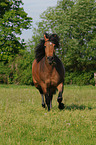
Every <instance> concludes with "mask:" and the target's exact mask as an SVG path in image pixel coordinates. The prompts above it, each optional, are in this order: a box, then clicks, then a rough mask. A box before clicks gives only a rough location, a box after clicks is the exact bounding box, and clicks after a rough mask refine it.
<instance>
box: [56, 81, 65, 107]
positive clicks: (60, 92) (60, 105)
mask: <svg viewBox="0 0 96 145" xmlns="http://www.w3.org/2000/svg"><path fill="white" fill-rule="evenodd" d="M57 89H58V91H59V94H58V98H57V101H58V103H59V109H64V104H63V103H62V100H63V98H62V93H63V83H61V84H59V85H58V87H57Z"/></svg>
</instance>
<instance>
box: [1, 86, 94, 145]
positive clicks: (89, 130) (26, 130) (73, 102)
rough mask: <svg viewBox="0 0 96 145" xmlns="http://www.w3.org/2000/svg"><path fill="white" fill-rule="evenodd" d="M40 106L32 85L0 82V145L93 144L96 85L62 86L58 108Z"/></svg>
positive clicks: (55, 100) (39, 99)
mask: <svg viewBox="0 0 96 145" xmlns="http://www.w3.org/2000/svg"><path fill="white" fill-rule="evenodd" d="M57 95H58V93H57V94H56V95H54V98H53V102H52V109H51V111H50V112H48V111H47V108H46V109H44V108H42V107H41V96H40V94H39V92H38V90H37V89H36V88H35V87H31V86H16V85H0V145H59V144H60V145H95V144H96V87H95V86H74V85H72V86H71V85H70V86H65V87H64V93H63V103H64V104H65V108H64V109H63V110H59V109H58V103H57Z"/></svg>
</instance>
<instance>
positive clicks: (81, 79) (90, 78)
mask: <svg viewBox="0 0 96 145" xmlns="http://www.w3.org/2000/svg"><path fill="white" fill-rule="evenodd" d="M65 84H77V85H80V86H81V85H89V84H92V85H95V80H94V72H93V71H90V72H74V73H70V72H66V74H65Z"/></svg>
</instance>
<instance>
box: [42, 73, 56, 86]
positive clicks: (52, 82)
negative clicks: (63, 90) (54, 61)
mask: <svg viewBox="0 0 96 145" xmlns="http://www.w3.org/2000/svg"><path fill="white" fill-rule="evenodd" d="M45 84H46V86H48V87H50V86H57V84H58V79H57V75H55V74H54V73H52V74H49V75H48V76H47V77H46V79H45Z"/></svg>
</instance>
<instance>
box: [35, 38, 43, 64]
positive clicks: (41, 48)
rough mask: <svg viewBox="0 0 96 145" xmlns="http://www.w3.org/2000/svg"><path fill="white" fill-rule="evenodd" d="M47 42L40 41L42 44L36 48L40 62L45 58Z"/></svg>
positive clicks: (36, 56)
mask: <svg viewBox="0 0 96 145" xmlns="http://www.w3.org/2000/svg"><path fill="white" fill-rule="evenodd" d="M44 43H45V40H40V44H38V45H37V47H36V48H35V58H36V60H37V62H39V61H40V60H41V59H42V58H43V57H44V56H45V46H44Z"/></svg>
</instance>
